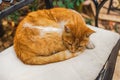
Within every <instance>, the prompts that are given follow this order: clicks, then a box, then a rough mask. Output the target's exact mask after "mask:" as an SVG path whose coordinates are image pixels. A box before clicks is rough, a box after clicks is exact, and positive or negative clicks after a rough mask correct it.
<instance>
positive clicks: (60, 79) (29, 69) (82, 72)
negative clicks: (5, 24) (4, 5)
mask: <svg viewBox="0 0 120 80" xmlns="http://www.w3.org/2000/svg"><path fill="white" fill-rule="evenodd" d="M93 1H96V0H93ZM103 1H105V0H103ZM106 1H107V0H106ZM31 2H33V0H27V1H25V0H21V2H20V3H18V4H16V5H13V6H12V7H10V8H9V9H7V10H5V11H2V12H1V13H0V19H2V18H3V17H4V16H6V15H8V14H9V13H11V12H13V11H14V10H16V9H19V8H21V7H23V6H24V5H27V4H29V3H31ZM45 2H46V6H47V7H46V8H48V9H49V8H52V7H53V5H52V0H45ZM96 3H97V2H95V4H96ZM104 3H105V2H102V3H101V6H100V7H99V10H100V8H101V7H102V6H103V5H104ZM23 4H24V5H23ZM98 5H99V4H97V5H96V6H98ZM97 8H98V7H96V11H97ZM11 10H12V11H11ZM6 12H9V13H6ZM98 13H99V11H98ZM98 13H97V15H98ZM1 14H2V15H1ZM97 15H96V16H97ZM96 19H97V20H98V18H96ZM96 25H97V22H96ZM88 27H90V28H91V29H93V30H95V31H96V33H94V34H93V35H91V37H90V39H91V40H93V42H94V44H95V46H96V48H95V49H93V50H85V52H83V53H82V54H81V55H79V56H77V57H75V58H72V59H69V60H66V61H62V62H57V63H52V64H48V65H37V66H31V65H25V64H23V63H22V62H21V61H20V60H19V59H18V58H17V57H16V54H15V52H14V49H13V47H12V46H11V47H10V48H8V49H6V50H4V51H3V52H1V53H0V80H33V79H35V80H112V76H113V73H114V68H115V63H116V59H117V55H118V51H119V49H120V35H119V34H117V33H114V32H111V31H107V30H103V29H100V28H96V27H94V26H90V25H88Z"/></svg>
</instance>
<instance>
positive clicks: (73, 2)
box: [53, 0, 85, 9]
mask: <svg viewBox="0 0 120 80" xmlns="http://www.w3.org/2000/svg"><path fill="white" fill-rule="evenodd" d="M84 1H85V0H53V5H54V6H59V7H66V8H70V9H74V8H75V6H80V4H81V3H82V2H84Z"/></svg>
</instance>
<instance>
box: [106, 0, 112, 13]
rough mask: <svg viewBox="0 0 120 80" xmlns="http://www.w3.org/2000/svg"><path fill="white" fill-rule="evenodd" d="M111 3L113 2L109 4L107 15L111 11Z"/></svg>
mask: <svg viewBox="0 0 120 80" xmlns="http://www.w3.org/2000/svg"><path fill="white" fill-rule="evenodd" d="M112 3H113V0H110V4H109V8H108V11H107V14H109V13H110V10H111V7H112Z"/></svg>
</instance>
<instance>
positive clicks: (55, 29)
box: [23, 22, 64, 37]
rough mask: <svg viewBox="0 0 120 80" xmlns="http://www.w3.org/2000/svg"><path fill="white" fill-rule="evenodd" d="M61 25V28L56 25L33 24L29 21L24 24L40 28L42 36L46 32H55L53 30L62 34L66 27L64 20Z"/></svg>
mask: <svg viewBox="0 0 120 80" xmlns="http://www.w3.org/2000/svg"><path fill="white" fill-rule="evenodd" d="M60 26H61V27H59V28H55V27H52V26H32V25H31V24H29V23H25V24H24V25H23V27H29V28H36V29H38V30H40V37H43V36H44V35H45V34H46V33H53V32H56V33H58V34H59V35H60V36H61V35H62V32H63V29H64V28H63V27H64V24H63V22H62V23H60Z"/></svg>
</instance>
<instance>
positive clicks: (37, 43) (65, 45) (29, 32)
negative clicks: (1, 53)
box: [14, 8, 94, 65]
mask: <svg viewBox="0 0 120 80" xmlns="http://www.w3.org/2000/svg"><path fill="white" fill-rule="evenodd" d="M93 32H94V31H93V30H91V29H89V28H88V27H87V26H86V24H85V22H84V20H83V19H82V17H81V15H80V14H79V13H77V12H75V11H73V10H70V9H65V8H53V9H50V10H38V11H34V12H31V13H29V14H28V15H27V16H26V17H25V18H24V19H23V20H22V21H21V22H20V23H19V25H18V27H17V31H16V34H15V37H14V49H15V52H16V54H17V57H18V58H19V59H20V60H21V61H23V62H24V63H25V64H33V65H38V64H48V63H53V62H58V61H63V60H66V59H69V58H72V57H75V56H77V55H78V53H77V52H78V51H80V52H82V51H84V50H85V48H86V46H87V44H88V42H89V36H90V35H91V34H92V33H93Z"/></svg>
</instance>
